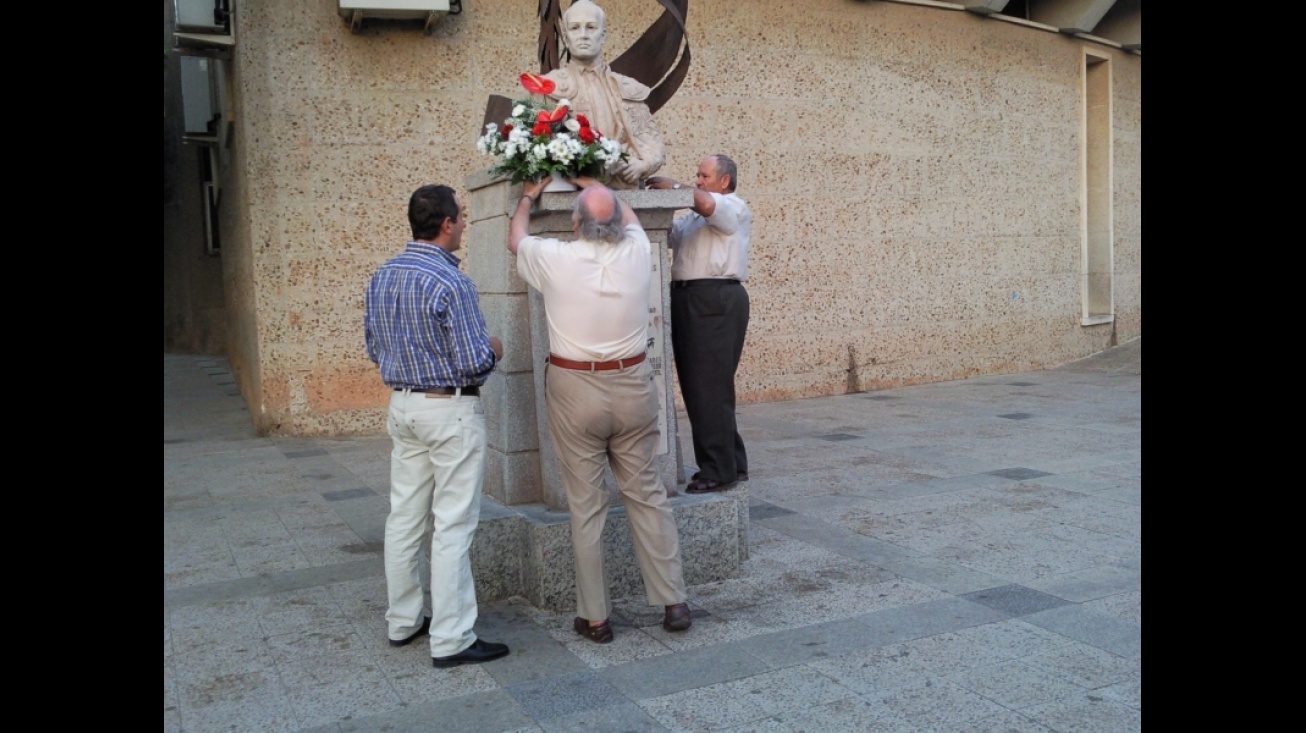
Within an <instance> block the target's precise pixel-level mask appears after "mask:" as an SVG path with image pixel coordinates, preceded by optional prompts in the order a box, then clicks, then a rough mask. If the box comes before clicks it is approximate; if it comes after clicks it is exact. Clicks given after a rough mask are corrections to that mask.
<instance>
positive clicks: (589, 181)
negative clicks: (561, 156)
mask: <svg viewBox="0 0 1306 733" xmlns="http://www.w3.org/2000/svg"><path fill="white" fill-rule="evenodd" d="M567 180H568V181H571V182H572V183H574V184H576V185H577V186H580V187H581V188H582V189H585V188H589V187H590V186H593V185H594V184H596V183H598V182H599V180H598V179H597V178H591V177H590V176H576V177H575V178H568V179H567Z"/></svg>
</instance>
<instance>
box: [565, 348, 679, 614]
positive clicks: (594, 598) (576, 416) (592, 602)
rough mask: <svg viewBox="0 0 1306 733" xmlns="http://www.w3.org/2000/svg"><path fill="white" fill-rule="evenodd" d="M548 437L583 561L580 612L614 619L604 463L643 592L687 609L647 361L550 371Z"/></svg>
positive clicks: (578, 590)
mask: <svg viewBox="0 0 1306 733" xmlns="http://www.w3.org/2000/svg"><path fill="white" fill-rule="evenodd" d="M545 382H546V384H545V402H546V404H547V405H548V410H549V434H550V435H551V436H552V437H553V445H554V449H555V450H556V451H557V453H558V462H559V464H560V465H561V468H562V478H563V486H564V488H565V489H566V491H567V505H568V509H569V510H570V512H571V544H572V550H573V551H574V553H575V559H576V608H577V613H578V615H579V616H581V617H582V618H585V619H587V620H590V621H600V620H603V619H606V618H608V616H609V614H610V613H611V611H612V604H611V601H610V599H609V598H608V577H607V573H606V570H605V569H604V565H603V526H604V524H605V522H606V521H607V517H608V491H607V490H606V489H605V488H604V485H603V470H604V466H605V465H611V468H612V475H613V477H614V478H615V479H616V481H617V487H618V489H619V490H620V491H621V498H622V501H623V502H624V504H625V507H626V516H627V518H628V519H629V521H630V530H631V535H632V537H633V538H634V542H635V557H636V559H637V561H638V563H639V571H640V574H641V575H642V576H643V578H644V591H645V593H646V594H647V596H648V602H649V604H650V605H654V606H669V605H671V604H674V603H684V602H685V601H686V599H687V598H688V596H686V594H685V581H684V579H683V577H682V574H681V564H680V535H679V534H678V533H677V531H676V521H675V518H674V517H673V516H672V514H671V503H670V502H669V501H668V499H667V492H666V488H665V487H664V486H663V485H662V481H661V480H660V479H659V478H658V475H657V472H656V470H655V469H654V467H653V456H654V454H655V452H656V450H657V442H658V422H657V396H656V392H655V386H654V382H653V371H652V368H651V367H650V366H649V363H648V362H647V361H645V362H642V363H640V364H636V365H635V366H632V367H627V368H625V369H614V370H611V371H602V372H582V371H576V370H572V369H563V368H560V367H557V366H553V365H549V366H548V371H547V372H546V379H545Z"/></svg>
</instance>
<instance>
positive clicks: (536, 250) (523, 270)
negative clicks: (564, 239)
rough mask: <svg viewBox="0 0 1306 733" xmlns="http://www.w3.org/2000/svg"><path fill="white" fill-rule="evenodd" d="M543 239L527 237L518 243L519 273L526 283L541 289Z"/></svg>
mask: <svg viewBox="0 0 1306 733" xmlns="http://www.w3.org/2000/svg"><path fill="white" fill-rule="evenodd" d="M542 244H543V240H541V239H540V238H539V237H534V236H532V237H525V238H524V239H522V240H521V241H520V242H518V243H517V274H518V275H520V276H521V279H522V280H525V281H526V284H527V285H529V286H531V287H533V288H535V289H536V290H539V289H540V282H541V277H540V276H541V275H542V274H543V273H542V272H541V268H540V255H541V252H540V249H541V246H542Z"/></svg>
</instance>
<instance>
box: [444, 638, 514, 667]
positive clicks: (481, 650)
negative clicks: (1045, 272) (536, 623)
mask: <svg viewBox="0 0 1306 733" xmlns="http://www.w3.org/2000/svg"><path fill="white" fill-rule="evenodd" d="M506 656H508V645H507V644H495V643H494V642H492V641H485V640H484V639H477V640H476V641H473V642H472V645H471V646H469V647H467V648H466V649H464V650H462V651H460V652H458V653H457V654H454V655H451V656H448V657H431V664H433V665H435V666H437V667H457V666H458V665H460V664H476V663H478V662H488V661H490V660H491V659H498V658H499V657H506Z"/></svg>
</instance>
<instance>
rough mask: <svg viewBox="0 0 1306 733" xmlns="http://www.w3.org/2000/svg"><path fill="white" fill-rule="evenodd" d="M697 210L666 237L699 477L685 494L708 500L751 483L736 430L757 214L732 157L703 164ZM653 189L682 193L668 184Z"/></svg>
mask: <svg viewBox="0 0 1306 733" xmlns="http://www.w3.org/2000/svg"><path fill="white" fill-rule="evenodd" d="M695 180H696V183H695V187H694V205H693V207H692V208H693V210H692V211H691V212H690V213H689V214H687V215H685V216H682V217H680V218H678V219H676V221H675V223H674V224H673V225H672V228H671V231H670V232H669V233H668V234H667V245H668V246H669V247H671V249H672V260H671V348H672V350H673V352H674V354H675V360H676V378H677V379H678V380H679V382H680V394H681V396H682V397H683V398H684V400H685V413H686V414H687V415H688V416H689V426H690V430H691V432H692V433H693V437H694V460H695V461H696V462H697V463H698V472H697V473H695V474H694V476H693V478H692V479H691V480H690V482H689V486H687V487H686V488H685V491H686V492H688V493H690V494H704V493H707V492H710V491H721V490H723V489H729V488H731V487H733V486H734V485H735V482H736V481H747V480H748V454H747V452H746V451H745V450H744V439H743V438H741V437H740V436H739V429H738V427H737V426H736V424H735V372H736V371H737V370H738V369H739V357H740V356H741V355H742V354H743V352H744V336H745V334H746V333H747V331H748V291H747V290H745V289H744V283H745V282H746V281H747V280H748V238H749V234H750V231H751V228H752V224H753V212H752V211H750V210H749V208H748V204H747V203H745V202H744V200H743V199H741V198H739V196H737V195H736V194H735V185H736V183H737V181H738V166H736V165H735V162H734V161H733V160H731V159H730V158H729V157H727V156H725V155H719V154H718V155H709V156H708V157H706V158H704V159H703V160H702V162H700V163H699V164H698V172H697V174H696V177H695ZM647 185H648V187H649V188H657V189H667V188H681V187H682V186H683V184H681V183H679V182H677V181H675V180H674V179H671V178H667V177H664V176H655V177H653V178H650V179H649V180H648V184H647Z"/></svg>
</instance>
